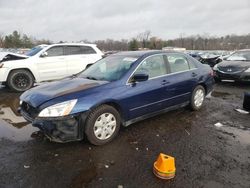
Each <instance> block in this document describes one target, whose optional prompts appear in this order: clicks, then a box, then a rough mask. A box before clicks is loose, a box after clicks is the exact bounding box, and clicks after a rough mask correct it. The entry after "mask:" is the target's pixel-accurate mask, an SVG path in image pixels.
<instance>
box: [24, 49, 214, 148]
mask: <svg viewBox="0 0 250 188" xmlns="http://www.w3.org/2000/svg"><path fill="white" fill-rule="evenodd" d="M213 84H214V79H213V71H212V70H211V68H210V67H209V66H208V65H203V64H201V63H199V62H198V61H197V60H195V59H194V58H192V57H190V56H188V55H185V54H183V53H178V52H166V51H136V52H121V53H117V54H114V55H110V56H108V57H106V58H104V59H102V60H100V61H98V62H97V63H95V64H93V65H92V66H91V67H89V68H88V69H86V70H84V71H83V72H80V73H79V74H77V75H73V76H72V77H70V78H66V79H63V80H60V81H56V82H52V83H48V84H44V85H41V86H38V87H36V88H33V89H30V90H28V91H26V92H25V93H23V94H22V95H21V97H20V99H21V101H20V104H21V108H20V112H21V114H22V115H23V116H24V118H25V119H26V120H28V121H30V122H32V124H33V126H36V127H38V128H39V129H40V130H41V131H43V132H44V134H45V135H46V136H47V137H49V138H50V139H51V140H53V141H56V142H68V141H75V140H82V139H83V138H84V137H85V136H86V137H87V139H88V140H89V141H90V142H91V143H92V144H94V145H102V144H105V143H107V142H109V141H111V140H112V139H113V138H114V137H115V136H116V135H117V133H118V131H119V128H120V126H121V125H122V126H128V125H130V124H132V123H134V122H137V121H140V120H143V119H146V118H149V117H152V116H155V115H157V114H159V113H163V112H167V111H169V110H173V109H177V108H180V107H184V106H187V105H189V106H190V107H191V109H193V110H199V109H200V108H201V107H202V105H203V102H204V98H205V96H206V95H207V94H208V93H209V92H211V90H212V87H213Z"/></svg>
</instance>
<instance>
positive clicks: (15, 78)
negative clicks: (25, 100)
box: [7, 69, 34, 92]
mask: <svg viewBox="0 0 250 188" xmlns="http://www.w3.org/2000/svg"><path fill="white" fill-rule="evenodd" d="M33 84H34V78H33V75H32V74H31V73H30V72H29V71H27V70H24V69H20V70H14V71H11V73H10V74H9V76H8V79H7V85H8V86H9V88H10V89H11V90H12V91H15V92H23V91H26V90H28V89H30V88H31V87H32V86H33Z"/></svg>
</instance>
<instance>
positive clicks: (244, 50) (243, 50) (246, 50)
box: [238, 49, 250, 52]
mask: <svg viewBox="0 0 250 188" xmlns="http://www.w3.org/2000/svg"><path fill="white" fill-rule="evenodd" d="M238 51H240V52H250V49H242V50H238Z"/></svg>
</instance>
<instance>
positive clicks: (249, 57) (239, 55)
mask: <svg viewBox="0 0 250 188" xmlns="http://www.w3.org/2000/svg"><path fill="white" fill-rule="evenodd" d="M226 60H228V61H250V51H238V52H235V53H233V54H232V55H230V56H229V57H228V58H227V59H226Z"/></svg>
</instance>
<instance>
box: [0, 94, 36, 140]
mask: <svg viewBox="0 0 250 188" xmlns="http://www.w3.org/2000/svg"><path fill="white" fill-rule="evenodd" d="M19 95H20V94H18V93H8V92H7V91H3V90H1V91H0V139H2V138H4V139H8V140H12V141H27V140H30V139H32V138H31V134H32V133H33V132H35V131H38V129H37V128H35V127H33V126H32V125H31V124H29V123H28V122H27V121H26V120H25V119H24V118H23V117H22V116H21V115H20V114H19V113H18V112H17V108H18V107H19Z"/></svg>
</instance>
